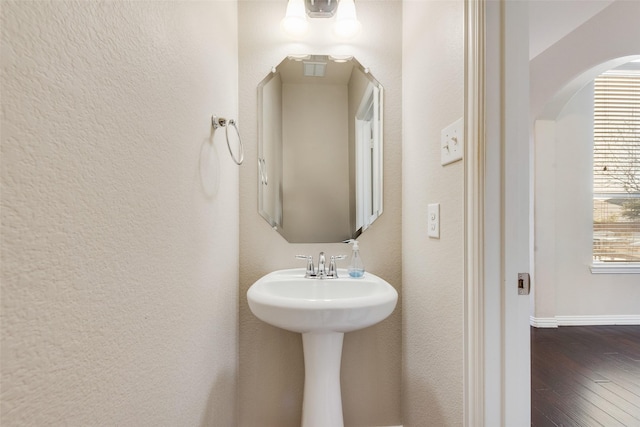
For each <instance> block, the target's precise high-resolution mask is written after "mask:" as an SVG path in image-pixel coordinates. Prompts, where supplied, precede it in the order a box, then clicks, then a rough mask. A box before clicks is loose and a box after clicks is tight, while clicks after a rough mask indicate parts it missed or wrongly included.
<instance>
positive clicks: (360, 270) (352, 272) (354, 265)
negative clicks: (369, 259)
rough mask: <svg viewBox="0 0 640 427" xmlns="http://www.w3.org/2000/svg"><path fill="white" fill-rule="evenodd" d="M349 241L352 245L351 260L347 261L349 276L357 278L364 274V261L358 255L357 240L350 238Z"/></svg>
mask: <svg viewBox="0 0 640 427" xmlns="http://www.w3.org/2000/svg"><path fill="white" fill-rule="evenodd" d="M349 243H351V244H352V245H353V250H352V251H351V262H349V276H351V277H355V278H359V277H362V276H364V263H363V262H362V257H361V256H360V249H359V248H358V241H357V240H355V239H351V240H349Z"/></svg>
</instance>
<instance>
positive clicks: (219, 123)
mask: <svg viewBox="0 0 640 427" xmlns="http://www.w3.org/2000/svg"><path fill="white" fill-rule="evenodd" d="M211 125H212V126H213V128H214V129H218V128H219V127H224V128H226V129H225V137H226V138H227V148H228V149H229V154H231V158H232V159H233V161H234V162H235V163H236V165H238V166H240V165H241V164H242V162H243V161H244V146H243V145H242V138H241V137H240V131H239V130H238V126H237V125H236V121H235V120H233V119H229V120H227V119H225V118H224V117H216V116H211ZM231 126H233V128H234V129H235V130H236V135H238V145H239V146H240V158H239V159H238V158H236V156H235V155H234V154H233V150H232V149H231V143H230V142H229V128H230V127H231Z"/></svg>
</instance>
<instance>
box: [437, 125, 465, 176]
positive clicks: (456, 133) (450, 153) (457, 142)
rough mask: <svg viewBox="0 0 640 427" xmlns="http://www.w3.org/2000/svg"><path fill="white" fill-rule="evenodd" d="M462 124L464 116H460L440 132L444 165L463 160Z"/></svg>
mask: <svg viewBox="0 0 640 427" xmlns="http://www.w3.org/2000/svg"><path fill="white" fill-rule="evenodd" d="M462 126H463V122H462V118H459V119H458V120H456V121H455V122H453V123H451V124H450V125H449V126H447V127H446V128H444V129H442V132H440V163H442V166H444V165H448V164H449V163H453V162H457V161H458V160H462V156H463V154H464V132H463V127H462Z"/></svg>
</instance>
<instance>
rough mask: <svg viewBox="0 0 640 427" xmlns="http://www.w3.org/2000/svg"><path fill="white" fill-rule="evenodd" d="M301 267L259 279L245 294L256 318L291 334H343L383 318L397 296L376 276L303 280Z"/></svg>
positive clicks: (344, 274)
mask: <svg viewBox="0 0 640 427" xmlns="http://www.w3.org/2000/svg"><path fill="white" fill-rule="evenodd" d="M304 274H305V270H304V269H302V268H299V269H298V268H296V269H290V270H279V271H274V272H272V273H269V274H267V275H266V276H263V277H262V278H261V279H259V280H258V281H257V282H255V283H254V284H253V285H252V286H251V288H249V291H248V292H247V299H248V301H249V307H250V308H251V311H252V312H253V314H255V315H256V317H258V318H259V319H260V320H262V321H264V322H266V323H269V324H271V325H273V326H277V327H280V328H282V329H286V330H289V331H293V332H301V333H307V332H314V333H320V332H349V331H354V330H356V329H362V328H366V327H368V326H371V325H374V324H376V323H378V322H380V321H381V320H383V319H385V318H386V317H388V316H389V315H390V314H391V313H392V312H393V309H394V308H395V306H396V302H397V301H398V293H397V292H396V290H395V289H394V288H393V286H391V285H390V284H389V283H387V282H386V281H384V280H382V279H381V278H379V277H378V276H376V275H374V274H371V273H365V274H364V276H363V277H361V278H358V279H354V278H351V277H349V274H348V273H347V270H343V269H339V270H338V276H339V277H338V278H337V279H305V278H304Z"/></svg>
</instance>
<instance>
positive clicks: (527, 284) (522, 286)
mask: <svg viewBox="0 0 640 427" xmlns="http://www.w3.org/2000/svg"><path fill="white" fill-rule="evenodd" d="M530 291H531V278H530V277H529V273H518V295H529V292H530Z"/></svg>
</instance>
